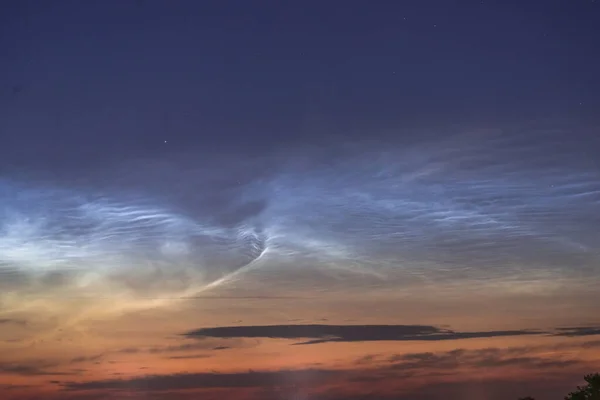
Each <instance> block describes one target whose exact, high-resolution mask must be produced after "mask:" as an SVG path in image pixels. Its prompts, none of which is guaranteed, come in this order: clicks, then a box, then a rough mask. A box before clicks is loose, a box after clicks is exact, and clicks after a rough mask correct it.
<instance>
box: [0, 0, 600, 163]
mask: <svg viewBox="0 0 600 400" xmlns="http://www.w3.org/2000/svg"><path fill="white" fill-rule="evenodd" d="M0 18H1V23H0V25H1V31H0V35H1V36H0V50H1V54H2V63H0V73H1V78H0V79H1V80H2V81H1V85H0V88H1V97H0V99H1V100H0V101H1V102H0V112H1V117H0V121H1V123H0V135H1V137H2V142H3V146H2V149H1V150H0V155H1V156H2V159H3V163H4V164H5V165H6V163H7V162H8V163H9V164H13V165H16V164H20V163H22V162H23V161H25V162H26V163H30V162H31V161H32V159H35V160H37V161H41V162H43V163H44V164H45V165H50V164H57V163H59V162H60V163H63V164H64V163H67V164H70V163H69V160H71V161H74V162H77V163H81V162H82V161H85V160H90V159H94V160H106V159H107V158H106V157H109V158H110V159H113V158H114V157H125V158H127V157H132V156H140V155H141V156H144V155H156V154H161V153H164V152H170V151H180V150H181V149H190V148H196V149H198V150H200V149H223V148H234V149H235V148H236V147H239V148H238V150H241V151H243V152H246V151H250V148H255V149H260V151H262V149H268V148H270V147H279V146H281V145H288V146H289V145H292V144H293V143H296V142H307V141H312V140H314V139H316V138H320V137H323V136H329V135H342V136H348V135H356V136H364V135H367V134H369V135H373V136H374V137H377V135H384V133H382V132H384V131H385V132H389V131H390V129H394V128H398V127H420V128H431V127H434V126H436V127H442V128H444V129H450V127H451V126H459V127H460V126H470V125H473V124H474V125H477V126H480V127H488V128H489V127H491V128H495V127H500V126H501V125H503V124H509V123H513V122H517V123H521V122H523V121H531V120H539V119H548V118H553V119H557V118H558V119H569V120H572V121H577V122H578V123H579V122H583V123H585V124H588V123H596V122H597V121H594V112H596V111H597V110H598V109H600V94H599V93H600V83H599V81H598V73H597V71H599V70H600V52H599V51H597V50H598V47H599V40H600V35H599V34H598V31H599V30H598V28H597V25H598V22H600V4H598V3H596V2H594V1H589V0H573V1H556V0H550V1H525V2H522V1H487V0H484V1H441V0H438V1H425V0H419V1H401V2H400V1H378V2H366V1H329V2H316V1H309V2H299V1H298V2H290V1H287V2H283V1H175V2H165V1H144V0H140V1H86V2H81V1H54V2H45V1H13V2H11V4H8V3H7V4H4V5H3V11H2V17H0ZM386 135H390V134H389V133H388V134H386ZM394 135H395V134H394ZM165 140H166V141H167V143H165ZM92 155H93V156H94V157H92ZM15 163H16V164H15ZM57 165H58V164H57Z"/></svg>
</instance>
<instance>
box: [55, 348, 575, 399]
mask: <svg viewBox="0 0 600 400" xmlns="http://www.w3.org/2000/svg"><path fill="white" fill-rule="evenodd" d="M537 349H538V350H539V348H537ZM577 364H579V362H578V361H577V360H573V359H564V358H560V357H553V358H547V357H545V356H544V357H541V356H540V355H539V354H534V350H533V348H532V349H528V348H524V347H515V348H507V349H501V348H486V349H476V350H467V349H456V350H452V351H448V352H439V353H430V352H424V353H408V354H399V355H386V356H383V355H367V356H364V357H361V358H359V359H357V360H356V362H355V363H354V365H361V367H358V368H356V369H345V370H331V369H302V370H279V371H248V372H238V373H217V372H211V373H186V374H173V375H146V376H142V377H137V378H129V379H108V380H98V381H88V382H62V383H61V382H59V383H58V384H59V385H60V386H61V387H62V388H63V389H64V390H66V391H71V392H73V391H75V392H78V391H97V390H111V391H113V390H118V391H123V392H129V391H132V392H137V393H138V394H139V393H143V392H167V391H173V394H175V393H176V392H177V391H186V390H191V389H248V388H256V389H259V388H260V389H265V390H266V389H269V388H278V389H285V390H288V389H289V390H296V389H298V388H304V390H305V391H306V393H310V392H311V391H319V387H320V385H326V386H327V387H330V388H335V390H333V392H338V393H341V392H345V391H347V390H348V388H349V387H350V386H352V385H355V384H358V385H363V384H365V383H370V384H374V383H378V382H387V381H393V380H398V379H400V378H407V377H410V376H414V375H415V374H419V375H423V374H425V375H426V376H429V377H430V378H431V381H432V382H433V383H435V382H436V377H438V376H441V375H444V376H448V375H449V374H450V375H452V374H453V373H457V374H460V373H462V372H464V370H465V369H469V368H473V369H476V370H477V369H490V368H505V367H517V368H521V369H529V370H535V371H539V370H555V369H560V370H561V371H563V370H564V368H566V367H572V366H575V365H577ZM459 369H460V370H459ZM384 390H385V389H384V386H382V392H381V395H386V393H384V392H383V391H384ZM306 393H305V394H306ZM374 393H375V392H373V396H374V397H366V398H368V399H371V398H380V397H376V396H375V395H374Z"/></svg>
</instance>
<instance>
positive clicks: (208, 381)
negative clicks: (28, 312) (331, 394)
mask: <svg viewBox="0 0 600 400" xmlns="http://www.w3.org/2000/svg"><path fill="white" fill-rule="evenodd" d="M340 375H341V372H337V371H331V370H313V369H306V370H282V371H272V372H271V371H269V372H254V371H249V372H239V373H222V374H221V373H192V374H174V375H149V376H143V377H140V378H133V379H109V380H101V381H89V382H64V383H62V386H63V388H64V389H66V390H102V389H104V390H144V391H164V390H186V389H202V388H257V387H278V386H314V385H319V384H322V383H325V382H327V381H328V380H330V379H332V378H334V377H336V376H340Z"/></svg>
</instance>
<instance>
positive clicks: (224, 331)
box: [184, 325, 540, 344]
mask: <svg viewBox="0 0 600 400" xmlns="http://www.w3.org/2000/svg"><path fill="white" fill-rule="evenodd" d="M539 333H540V332H537V331H528V330H512V331H489V332H455V331H452V330H445V329H441V328H438V327H435V326H430V325H265V326H224V327H216V328H202V329H197V330H193V331H190V332H186V333H184V336H186V337H189V338H272V339H313V340H309V341H306V342H301V343H298V344H317V343H326V342H366V341H408V340H415V341H416V340H456V339H472V338H485V337H497V336H518V335H532V334H539Z"/></svg>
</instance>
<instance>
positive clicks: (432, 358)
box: [390, 348, 579, 370]
mask: <svg viewBox="0 0 600 400" xmlns="http://www.w3.org/2000/svg"><path fill="white" fill-rule="evenodd" d="M519 351H521V349H515V350H513V349H498V348H488V349H478V350H465V349H456V350H452V351H449V352H444V353H429V352H427V353H411V354H403V355H399V356H393V357H391V358H390V362H391V364H392V365H391V367H392V368H394V369H398V370H413V369H428V370H437V369H453V368H459V367H475V368H497V367H506V366H517V367H522V368H563V367H568V366H571V365H575V364H578V363H579V362H578V361H577V360H572V359H566V360H564V359H547V358H540V357H537V356H533V355H528V356H524V355H521V356H516V357H513V356H514V355H515V352H519Z"/></svg>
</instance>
